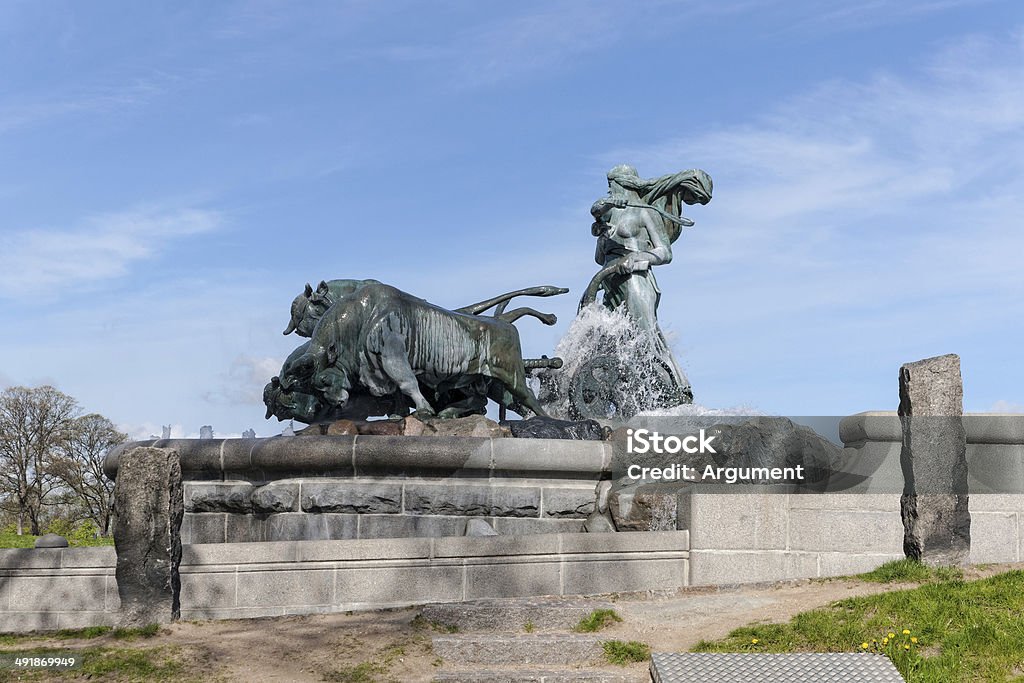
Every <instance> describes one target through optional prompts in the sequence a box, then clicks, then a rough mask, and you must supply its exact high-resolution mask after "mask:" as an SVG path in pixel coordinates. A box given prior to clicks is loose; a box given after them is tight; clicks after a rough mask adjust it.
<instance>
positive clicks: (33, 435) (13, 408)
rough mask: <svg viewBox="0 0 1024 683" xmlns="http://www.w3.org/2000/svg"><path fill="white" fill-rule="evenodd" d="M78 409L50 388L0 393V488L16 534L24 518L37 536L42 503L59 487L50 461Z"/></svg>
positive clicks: (69, 430) (69, 428)
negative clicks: (10, 508) (16, 526)
mask: <svg viewBox="0 0 1024 683" xmlns="http://www.w3.org/2000/svg"><path fill="white" fill-rule="evenodd" d="M78 413H79V408H78V402H77V401H75V399H73V398H71V397H70V396H68V395H67V394H64V393H62V392H60V391H58V390H57V389H54V388H53V387H51V386H42V387H36V388H31V389H30V388H28V387H8V388H7V389H4V391H3V392H2V393H0V491H2V492H3V494H5V496H6V503H7V505H8V506H10V507H13V508H14V510H13V512H14V513H15V514H16V515H17V520H18V534H19V535H20V534H22V533H24V529H25V522H26V520H27V521H28V523H29V526H30V533H32V534H33V535H38V534H39V531H40V521H41V518H42V514H43V506H44V505H46V504H47V502H48V498H49V497H50V495H51V494H52V493H53V492H54V491H55V490H56V489H58V488H59V487H60V486H61V485H62V482H61V481H60V479H59V478H57V477H56V476H55V474H54V473H53V467H52V465H53V463H54V461H55V459H56V458H57V457H59V452H60V449H61V448H62V447H63V446H64V445H65V444H66V443H67V442H68V439H69V437H70V435H71V431H72V428H73V426H74V422H75V418H76V417H77V416H78Z"/></svg>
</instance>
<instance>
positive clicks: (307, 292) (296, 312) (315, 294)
mask: <svg viewBox="0 0 1024 683" xmlns="http://www.w3.org/2000/svg"><path fill="white" fill-rule="evenodd" d="M333 304H334V299H333V298H332V297H331V293H330V291H329V289H328V288H327V283H326V282H324V281H323V280H321V281H320V284H319V285H318V286H317V288H316V290H314V289H313V286H312V285H310V284H309V283H308V282H307V283H306V288H305V289H304V290H303V292H302V294H299V295H298V296H297V297H295V299H294V300H293V301H292V307H291V320H289V321H288V327H286V328H285V330H284V333H285V334H291V333H292V332H294V333H296V334H297V335H299V336H300V337H312V336H313V329H314V328H315V327H316V324H317V323H318V322H319V321H320V318H322V317H324V313H326V312H327V309H328V308H330V307H331V306H332V305H333Z"/></svg>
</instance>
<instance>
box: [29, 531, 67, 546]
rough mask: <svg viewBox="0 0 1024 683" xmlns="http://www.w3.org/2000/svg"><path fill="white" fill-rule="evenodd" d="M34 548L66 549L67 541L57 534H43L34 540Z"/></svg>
mask: <svg viewBox="0 0 1024 683" xmlns="http://www.w3.org/2000/svg"><path fill="white" fill-rule="evenodd" d="M35 547H36V548H67V547H68V539H66V538H64V537H63V536H58V535H57V534H43V535H42V536H40V537H39V538H37V539H36V542H35Z"/></svg>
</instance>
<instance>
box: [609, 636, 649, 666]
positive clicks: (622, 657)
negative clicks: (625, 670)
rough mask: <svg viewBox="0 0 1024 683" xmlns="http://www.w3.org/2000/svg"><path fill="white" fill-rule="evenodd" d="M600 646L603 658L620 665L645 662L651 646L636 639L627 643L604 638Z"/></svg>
mask: <svg viewBox="0 0 1024 683" xmlns="http://www.w3.org/2000/svg"><path fill="white" fill-rule="evenodd" d="M601 647H602V648H603V649H604V658H605V659H606V660H608V662H609V663H611V664H618V665H620V666H625V665H626V664H632V663H634V662H645V661H647V660H648V659H650V657H651V648H650V647H648V646H647V645H645V644H644V643H641V642H638V641H636V640H631V641H629V642H628V643H626V642H623V641H621V640H606V641H605V642H603V643H601Z"/></svg>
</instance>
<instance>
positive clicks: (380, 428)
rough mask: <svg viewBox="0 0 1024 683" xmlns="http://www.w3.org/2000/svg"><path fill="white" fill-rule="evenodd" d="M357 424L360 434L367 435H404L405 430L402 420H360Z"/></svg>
mask: <svg viewBox="0 0 1024 683" xmlns="http://www.w3.org/2000/svg"><path fill="white" fill-rule="evenodd" d="M356 426H357V428H358V429H359V433H360V434H365V435H367V436H403V433H402V432H403V430H404V427H403V426H402V421H401V420H372V421H370V422H359V423H357V425H356Z"/></svg>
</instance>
